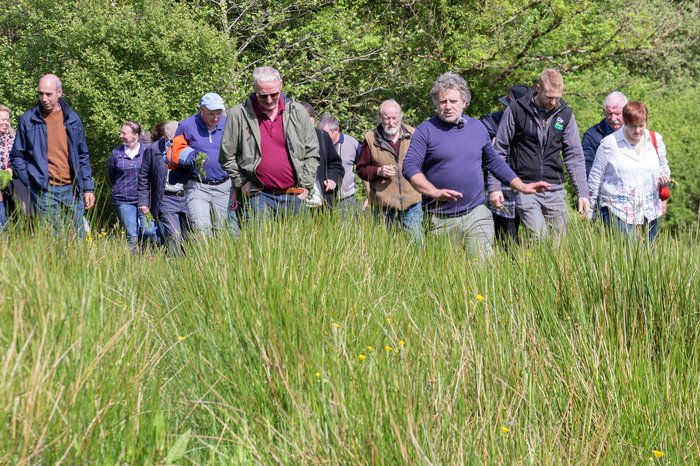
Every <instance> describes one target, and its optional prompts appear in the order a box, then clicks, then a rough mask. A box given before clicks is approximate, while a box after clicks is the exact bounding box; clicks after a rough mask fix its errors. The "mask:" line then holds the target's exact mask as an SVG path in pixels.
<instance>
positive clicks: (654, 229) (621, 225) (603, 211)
mask: <svg viewBox="0 0 700 466" xmlns="http://www.w3.org/2000/svg"><path fill="white" fill-rule="evenodd" d="M600 219H601V221H603V223H605V224H606V225H607V226H608V227H614V228H615V230H616V231H618V232H619V233H622V234H623V235H624V236H626V237H629V238H630V239H636V237H637V234H638V230H639V229H640V228H646V230H647V237H648V238H649V244H654V240H655V239H656V235H657V233H658V228H659V222H660V220H661V217H659V218H657V219H654V220H651V221H649V220H647V221H646V222H645V223H644V224H643V225H634V224H631V223H625V222H623V221H622V220H621V219H620V217H617V216H615V215H613V214H611V213H610V211H609V210H608V208H607V207H601V208H600Z"/></svg>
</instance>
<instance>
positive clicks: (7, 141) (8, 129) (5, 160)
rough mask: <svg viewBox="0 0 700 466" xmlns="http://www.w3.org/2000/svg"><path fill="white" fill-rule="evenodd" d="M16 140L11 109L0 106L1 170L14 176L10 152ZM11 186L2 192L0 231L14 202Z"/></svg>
mask: <svg viewBox="0 0 700 466" xmlns="http://www.w3.org/2000/svg"><path fill="white" fill-rule="evenodd" d="M14 140H15V132H14V130H13V129H12V126H10V109H9V108H7V107H5V106H4V105H0V170H2V171H6V172H8V173H9V174H10V175H12V168H11V167H10V151H11V150H12V144H13V143H14ZM11 198H12V192H11V188H10V186H7V187H5V189H3V190H2V191H0V231H2V230H4V229H5V224H6V223H7V213H6V212H7V207H9V204H10V203H11V201H12V199H11Z"/></svg>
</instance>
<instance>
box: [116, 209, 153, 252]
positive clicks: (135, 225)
mask: <svg viewBox="0 0 700 466" xmlns="http://www.w3.org/2000/svg"><path fill="white" fill-rule="evenodd" d="M116 207H117V211H118V212H119V219H120V220H121V222H122V225H124V229H125V230H126V242H127V243H128V245H129V249H130V250H131V251H132V252H134V251H136V246H137V243H138V242H139V241H142V240H147V241H148V242H149V243H151V244H155V243H156V227H155V224H154V223H153V222H149V221H148V220H146V217H145V216H144V215H143V214H142V213H141V212H139V209H138V207H137V206H136V204H117V205H116Z"/></svg>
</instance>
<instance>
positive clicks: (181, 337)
mask: <svg viewBox="0 0 700 466" xmlns="http://www.w3.org/2000/svg"><path fill="white" fill-rule="evenodd" d="M177 339H178V340H180V341H185V337H183V336H182V335H180V336H178V337H177Z"/></svg>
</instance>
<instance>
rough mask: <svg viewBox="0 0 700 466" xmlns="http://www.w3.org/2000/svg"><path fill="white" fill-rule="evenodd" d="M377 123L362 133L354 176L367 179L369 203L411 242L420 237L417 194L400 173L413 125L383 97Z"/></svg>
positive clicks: (398, 107) (420, 211) (421, 215)
mask: <svg viewBox="0 0 700 466" xmlns="http://www.w3.org/2000/svg"><path fill="white" fill-rule="evenodd" d="M378 117H379V124H378V125H377V127H376V128H374V129H372V130H371V131H368V132H367V133H366V134H365V140H364V141H363V143H362V146H361V147H360V155H359V157H358V158H357V175H358V176H359V177H360V178H361V179H363V180H364V181H367V182H369V187H370V188H369V202H370V206H371V207H372V209H373V211H374V212H375V215H377V216H379V217H382V218H383V220H384V222H385V223H386V225H387V227H390V226H392V225H400V226H401V227H402V228H403V229H404V231H406V232H407V233H409V234H410V235H411V237H412V239H413V240H414V241H417V242H420V241H421V239H422V237H423V209H422V207H421V195H420V193H419V192H418V191H416V190H415V189H414V188H413V186H411V183H409V182H408V180H407V179H406V178H404V177H403V174H402V173H401V171H402V169H403V162H404V159H405V158H406V153H407V152H408V147H409V146H410V145H411V138H412V134H413V128H412V127H410V126H408V125H406V124H404V123H403V113H402V111H401V106H400V105H399V104H398V103H397V102H396V101H395V100H385V101H384V102H382V103H381V105H380V106H379V114H378Z"/></svg>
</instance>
